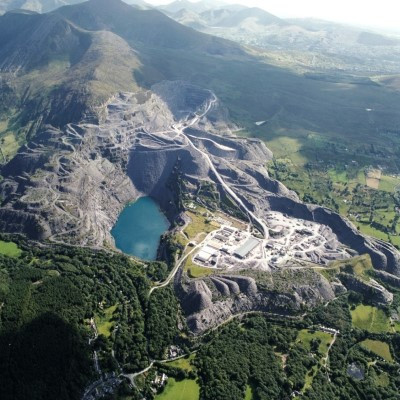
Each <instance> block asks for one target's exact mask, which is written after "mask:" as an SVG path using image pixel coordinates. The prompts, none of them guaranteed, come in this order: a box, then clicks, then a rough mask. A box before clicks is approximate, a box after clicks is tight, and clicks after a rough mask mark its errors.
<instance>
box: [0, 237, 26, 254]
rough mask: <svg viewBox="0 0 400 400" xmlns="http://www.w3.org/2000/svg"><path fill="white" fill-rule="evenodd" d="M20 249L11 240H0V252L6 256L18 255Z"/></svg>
mask: <svg viewBox="0 0 400 400" xmlns="http://www.w3.org/2000/svg"><path fill="white" fill-rule="evenodd" d="M21 253H22V251H21V250H20V249H19V248H18V246H17V245H16V244H15V243H13V242H3V241H2V240H0V254H3V255H4V256H7V257H19V256H20V255H21Z"/></svg>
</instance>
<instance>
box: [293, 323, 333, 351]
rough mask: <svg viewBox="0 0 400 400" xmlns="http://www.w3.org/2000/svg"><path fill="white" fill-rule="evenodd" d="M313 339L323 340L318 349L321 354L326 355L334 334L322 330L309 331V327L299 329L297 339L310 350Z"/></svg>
mask: <svg viewBox="0 0 400 400" xmlns="http://www.w3.org/2000/svg"><path fill="white" fill-rule="evenodd" d="M313 339H319V340H321V343H320V345H319V348H318V351H319V352H320V353H321V354H323V355H325V354H326V353H327V351H328V347H329V345H330V344H331V341H332V335H331V334H329V333H326V332H320V331H316V332H312V331H309V330H308V329H302V330H301V331H299V334H298V336H297V340H296V341H297V342H299V343H302V344H303V345H304V346H305V347H306V348H307V349H308V350H310V349H311V341H312V340H313Z"/></svg>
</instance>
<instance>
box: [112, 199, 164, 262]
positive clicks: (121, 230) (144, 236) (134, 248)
mask: <svg viewBox="0 0 400 400" xmlns="http://www.w3.org/2000/svg"><path fill="white" fill-rule="evenodd" d="M168 228H169V222H168V220H167V218H166V217H165V215H164V214H163V213H162V212H161V210H160V208H159V206H158V204H157V203H156V202H155V201H154V200H153V199H152V198H150V197H142V198H140V199H139V200H138V201H136V202H135V203H132V204H129V205H128V206H126V207H125V208H124V210H123V211H122V212H121V214H120V216H119V218H118V221H117V223H116V224H115V226H114V228H113V229H112V231H111V234H112V235H113V237H114V240H115V245H116V247H117V248H118V249H120V250H121V251H123V252H124V253H126V254H130V255H132V256H135V257H139V258H141V259H143V260H155V259H156V257H157V249H158V246H159V244H160V237H161V235H162V234H163V233H164V232H166V231H167V230H168Z"/></svg>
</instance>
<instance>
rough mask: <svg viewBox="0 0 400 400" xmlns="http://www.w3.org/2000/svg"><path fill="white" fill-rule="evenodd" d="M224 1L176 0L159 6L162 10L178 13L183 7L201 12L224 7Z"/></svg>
mask: <svg viewBox="0 0 400 400" xmlns="http://www.w3.org/2000/svg"><path fill="white" fill-rule="evenodd" d="M224 4H225V3H224V2H222V1H213V0H201V1H198V2H193V1H190V0H176V1H174V2H172V3H170V4H167V5H162V6H159V9H160V10H163V11H166V12H168V13H172V14H173V13H176V12H178V11H180V10H182V9H186V10H187V11H193V12H195V13H201V12H203V11H206V10H210V9H213V8H217V7H223V6H224Z"/></svg>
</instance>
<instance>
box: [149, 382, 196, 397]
mask: <svg viewBox="0 0 400 400" xmlns="http://www.w3.org/2000/svg"><path fill="white" fill-rule="evenodd" d="M155 398H156V400H198V399H199V398H200V387H199V385H198V384H197V382H196V381H194V380H192V379H184V380H183V381H179V382H178V381H176V380H175V379H174V378H169V379H168V383H167V385H166V387H165V389H164V391H163V392H162V393H160V394H159V395H157V396H156V397H155Z"/></svg>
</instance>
